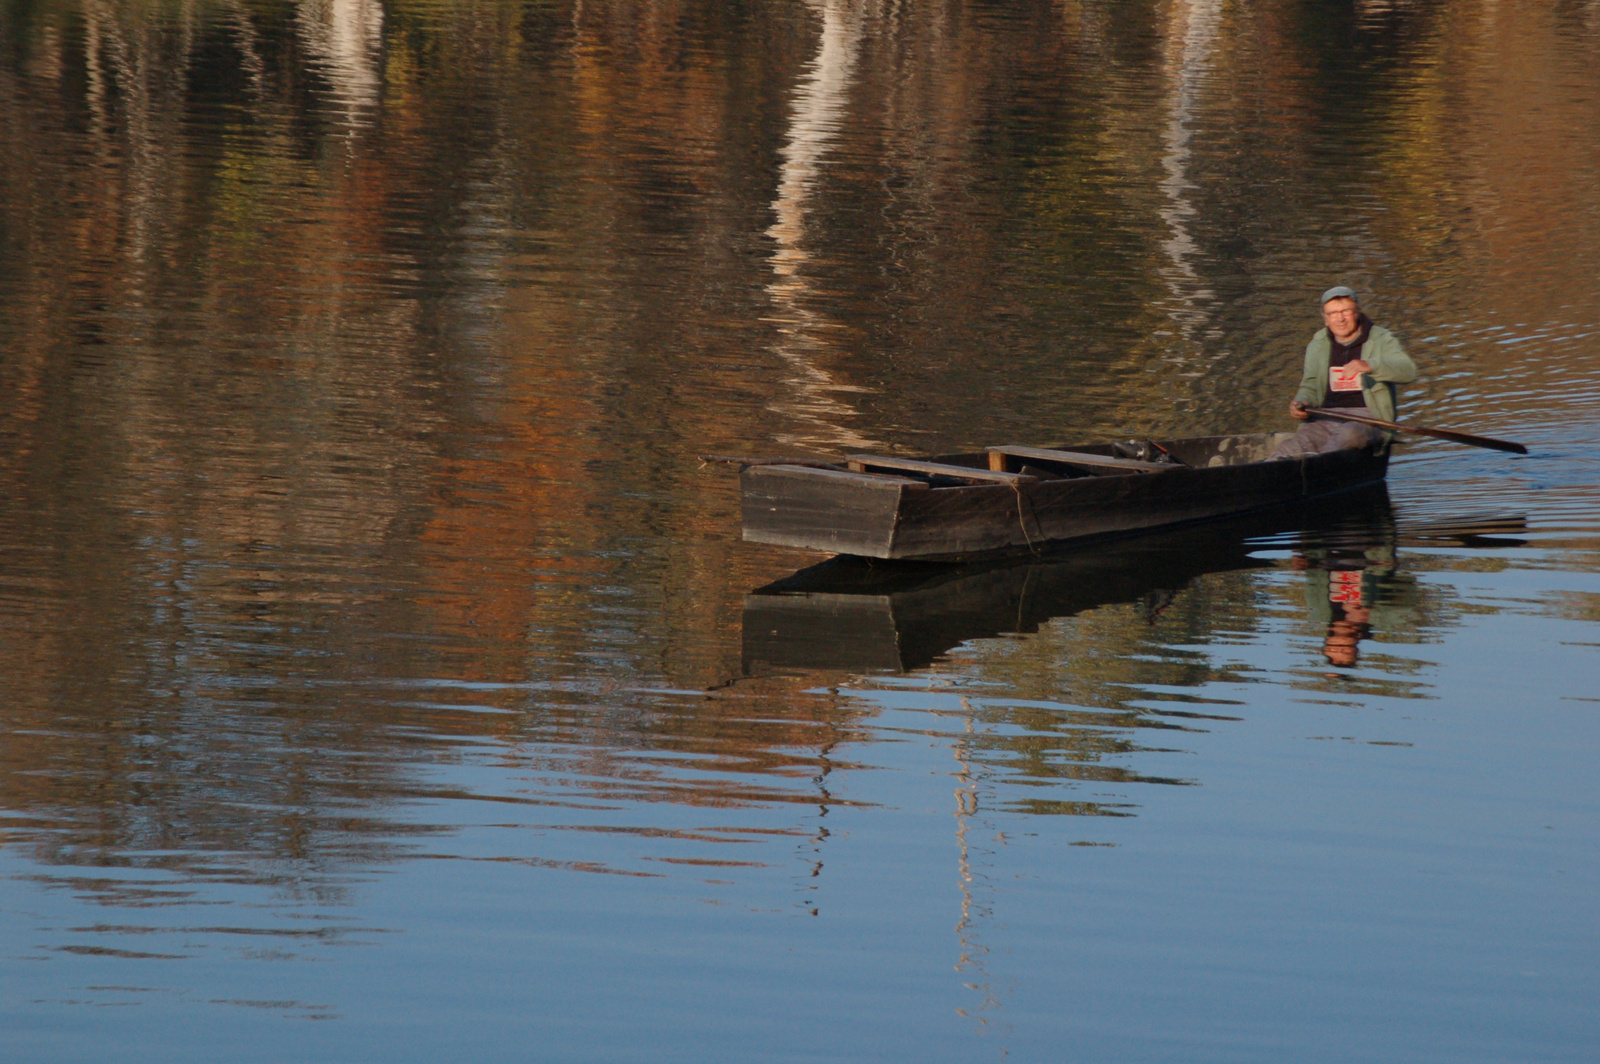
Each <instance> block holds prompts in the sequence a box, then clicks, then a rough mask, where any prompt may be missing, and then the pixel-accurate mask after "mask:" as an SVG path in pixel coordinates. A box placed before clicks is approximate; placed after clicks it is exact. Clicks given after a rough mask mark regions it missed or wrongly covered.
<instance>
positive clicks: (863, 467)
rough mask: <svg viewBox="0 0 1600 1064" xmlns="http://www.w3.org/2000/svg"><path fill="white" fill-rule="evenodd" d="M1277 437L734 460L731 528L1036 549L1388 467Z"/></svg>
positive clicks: (1324, 487)
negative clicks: (735, 505) (916, 455)
mask: <svg viewBox="0 0 1600 1064" xmlns="http://www.w3.org/2000/svg"><path fill="white" fill-rule="evenodd" d="M1285 435H1286V434H1284V433H1261V434H1255V435H1243V436H1208V437H1203V438H1197V439H1184V440H1162V441H1148V440H1147V441H1131V442H1128V443H1105V444H1094V445H1089V446H1073V447H1027V446H1021V445H1006V446H1000V447H990V448H987V449H986V450H984V451H981V452H972V453H966V454H947V455H937V456H934V457H932V458H927V459H908V458H893V457H887V456H883V455H868V454H853V455H849V456H847V457H846V458H845V459H843V460H842V461H840V462H804V463H798V462H792V461H785V460H781V459H776V460H769V461H761V462H746V463H745V464H744V465H743V468H742V469H741V471H740V494H741V499H742V509H743V521H744V538H745V539H746V540H749V541H752V542H755V543H771V544H776V545H780V546H785V547H799V548H803V549H807V550H816V551H826V552H828V553H830V554H852V555H859V556H861V557H867V558H887V559H922V560H960V559H967V558H974V557H982V556H985V555H994V554H1004V553H1008V552H1016V551H1034V552H1037V551H1039V550H1041V549H1043V548H1044V547H1046V546H1049V545H1053V544H1059V543H1066V542H1072V541H1078V540H1087V539H1094V538H1099V537H1105V536H1113V535H1118V534H1124V533H1133V532H1145V531H1150V530H1153V529H1157V528H1167V527H1171V526H1174V525H1183V524H1190V523H1193V522H1198V521H1209V520H1215V519H1217V518H1220V517H1226V516H1231V515H1236V514H1245V513H1251V512H1255V511H1260V510H1265V509H1269V508H1272V507H1277V506H1282V505H1285V504H1287V503H1292V502H1299V501H1303V500H1307V499H1314V498H1318V497H1321V496H1325V495H1331V494H1334V493H1337V492H1342V491H1348V490H1350V489H1352V488H1357V487H1361V486H1362V485H1365V484H1373V483H1377V482H1379V481H1381V480H1382V479H1383V477H1384V474H1385V472H1386V471H1387V469H1388V464H1389V458H1388V453H1387V451H1386V450H1382V449H1378V448H1361V449H1351V450H1343V451H1335V452H1332V453H1329V454H1319V455H1311V456H1308V457H1305V458H1297V459H1288V460H1280V461H1267V460H1266V457H1267V455H1268V454H1269V453H1271V451H1272V448H1273V447H1274V446H1275V445H1276V444H1277V442H1278V441H1279V440H1281V439H1283V438H1284V437H1285Z"/></svg>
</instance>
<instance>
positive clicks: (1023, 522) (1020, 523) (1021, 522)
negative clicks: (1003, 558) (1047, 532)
mask: <svg viewBox="0 0 1600 1064" xmlns="http://www.w3.org/2000/svg"><path fill="white" fill-rule="evenodd" d="M1011 490H1012V492H1014V493H1015V494H1016V496H1017V527H1018V528H1020V529H1022V538H1023V539H1024V540H1025V541H1027V544H1028V551H1029V552H1030V553H1032V554H1035V555H1037V554H1038V553H1039V548H1038V547H1035V546H1034V545H1033V537H1032V536H1031V535H1029V534H1028V521H1027V519H1026V518H1025V517H1023V515H1022V487H1021V486H1020V485H1019V484H1017V482H1016V481H1012V482H1011ZM1029 509H1030V510H1031V509H1032V507H1031V506H1030V507H1029ZM1033 524H1034V527H1035V528H1037V527H1038V526H1039V515H1038V514H1034V515H1033ZM1040 535H1043V533H1042V532H1041V533H1040Z"/></svg>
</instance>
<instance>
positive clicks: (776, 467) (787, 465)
mask: <svg viewBox="0 0 1600 1064" xmlns="http://www.w3.org/2000/svg"><path fill="white" fill-rule="evenodd" d="M751 466H752V467H753V468H756V469H762V470H767V471H770V472H773V473H804V474H805V475H807V476H810V477H815V478H820V479H823V480H836V481H839V482H840V483H849V482H852V481H854V482H856V483H870V484H873V485H876V486H878V487H883V486H885V485H888V486H892V487H901V488H906V489H908V490H910V491H926V490H928V482H927V481H926V480H913V479H912V478H910V477H896V476H890V475H889V474H887V473H863V472H862V471H861V470H859V469H852V470H845V469H835V468H833V467H832V466H828V465H824V464H823V463H821V462H817V463H813V464H811V465H801V464H799V463H798V462H759V463H757V462H752V463H751Z"/></svg>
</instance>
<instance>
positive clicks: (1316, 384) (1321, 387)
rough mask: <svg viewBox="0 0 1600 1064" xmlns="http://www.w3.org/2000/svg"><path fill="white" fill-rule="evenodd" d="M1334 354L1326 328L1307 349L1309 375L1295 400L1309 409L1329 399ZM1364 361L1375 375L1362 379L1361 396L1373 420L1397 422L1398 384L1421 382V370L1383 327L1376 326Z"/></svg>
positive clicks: (1363, 348)
mask: <svg viewBox="0 0 1600 1064" xmlns="http://www.w3.org/2000/svg"><path fill="white" fill-rule="evenodd" d="M1332 353H1333V342H1332V340H1331V339H1330V338H1329V336H1328V330H1327V329H1326V328H1322V329H1318V330H1317V334H1316V335H1315V336H1313V337H1312V338H1311V342H1310V343H1309V344H1307V345H1306V371H1305V375H1304V376H1302V377H1301V378H1300V390H1299V391H1298V392H1295V393H1294V397H1295V399H1297V400H1299V401H1300V402H1302V403H1304V404H1306V405H1307V406H1321V405H1322V403H1323V400H1325V399H1327V397H1328V357H1329V356H1330V355H1331V354H1332ZM1361 357H1362V358H1363V359H1364V360H1366V362H1367V364H1368V365H1370V366H1371V367H1372V372H1371V373H1363V374H1362V375H1361V394H1362V395H1363V396H1365V397H1366V401H1367V409H1368V410H1370V411H1372V416H1373V417H1377V418H1382V419H1383V420H1385V421H1393V420H1394V411H1395V392H1394V386H1395V385H1396V384H1409V383H1410V382H1412V381H1414V380H1416V379H1417V367H1416V364H1415V363H1414V362H1412V361H1411V356H1409V355H1407V354H1406V352H1405V348H1403V347H1401V346H1400V341H1399V340H1396V339H1395V338H1394V333H1392V332H1390V331H1389V330H1388V329H1385V328H1384V327H1383V326H1381V325H1374V326H1372V331H1371V332H1370V333H1369V334H1368V335H1367V342H1366V343H1365V344H1363V345H1362V346H1361Z"/></svg>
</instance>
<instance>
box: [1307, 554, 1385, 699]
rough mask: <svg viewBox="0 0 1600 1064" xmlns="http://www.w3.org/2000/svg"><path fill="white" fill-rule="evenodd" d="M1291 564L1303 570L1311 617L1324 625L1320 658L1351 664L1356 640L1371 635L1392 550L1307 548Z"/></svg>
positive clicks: (1340, 665)
mask: <svg viewBox="0 0 1600 1064" xmlns="http://www.w3.org/2000/svg"><path fill="white" fill-rule="evenodd" d="M1292 564H1293V565H1294V567H1295V568H1296V569H1302V570H1304V571H1305V574H1306V605H1307V607H1308V608H1309V610H1310V612H1311V617H1312V619H1313V620H1314V621H1319V622H1321V623H1323V624H1325V625H1327V633H1328V634H1327V636H1326V637H1325V638H1324V639H1323V641H1322V654H1323V656H1324V657H1326V658H1327V659H1328V664H1330V665H1333V666H1334V667H1336V668H1341V669H1352V668H1355V666H1356V662H1357V661H1358V660H1359V659H1360V657H1361V641H1362V640H1363V639H1365V638H1367V637H1368V636H1369V635H1371V634H1372V609H1373V606H1374V604H1375V603H1376V602H1377V600H1378V590H1379V587H1380V584H1381V583H1382V582H1383V581H1384V580H1386V579H1387V578H1388V577H1389V576H1391V575H1392V574H1393V573H1394V548H1392V547H1389V546H1377V547H1367V548H1361V547H1334V548H1329V549H1325V550H1311V551H1305V552H1304V553H1301V554H1297V555H1295V557H1294V561H1293V563H1292Z"/></svg>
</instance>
